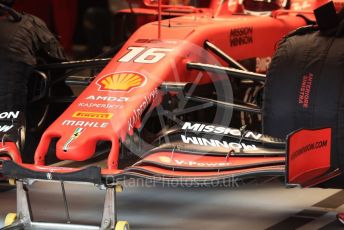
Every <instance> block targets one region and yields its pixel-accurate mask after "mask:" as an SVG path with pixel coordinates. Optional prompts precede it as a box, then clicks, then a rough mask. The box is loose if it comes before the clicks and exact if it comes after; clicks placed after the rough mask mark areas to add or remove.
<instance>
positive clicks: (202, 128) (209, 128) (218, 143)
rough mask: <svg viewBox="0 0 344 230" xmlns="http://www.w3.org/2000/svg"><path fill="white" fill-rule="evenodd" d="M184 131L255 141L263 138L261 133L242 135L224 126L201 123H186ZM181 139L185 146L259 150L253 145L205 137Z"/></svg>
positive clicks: (183, 137)
mask: <svg viewBox="0 0 344 230" xmlns="http://www.w3.org/2000/svg"><path fill="white" fill-rule="evenodd" d="M182 129H183V130H190V131H192V132H195V133H199V132H203V133H209V134H211V133H213V134H223V135H231V136H235V137H245V138H251V139H254V140H259V139H260V138H261V137H262V134H260V133H253V132H251V131H248V132H245V133H242V132H241V131H240V130H239V129H234V128H228V127H222V126H214V125H205V124H199V123H194V124H192V123H190V122H185V123H184V125H183V127H182ZM181 139H182V141H183V142H184V143H185V144H194V145H201V146H212V147H222V148H227V149H244V150H257V147H256V146H255V145H253V144H245V143H244V142H240V143H237V142H227V141H223V140H217V139H211V138H204V137H196V136H190V135H181Z"/></svg>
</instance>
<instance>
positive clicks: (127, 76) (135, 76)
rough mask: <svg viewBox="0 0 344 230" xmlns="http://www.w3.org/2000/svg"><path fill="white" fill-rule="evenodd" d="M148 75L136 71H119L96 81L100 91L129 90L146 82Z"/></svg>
mask: <svg viewBox="0 0 344 230" xmlns="http://www.w3.org/2000/svg"><path fill="white" fill-rule="evenodd" d="M145 82H146V77H145V76H143V75H141V74H139V73H134V72H119V73H113V74H110V75H106V76H104V77H101V78H100V79H99V80H98V81H97V82H96V83H97V85H99V91H119V92H121V91H122V92H129V91H131V90H132V89H134V88H138V87H141V86H143V85H144V84H145Z"/></svg>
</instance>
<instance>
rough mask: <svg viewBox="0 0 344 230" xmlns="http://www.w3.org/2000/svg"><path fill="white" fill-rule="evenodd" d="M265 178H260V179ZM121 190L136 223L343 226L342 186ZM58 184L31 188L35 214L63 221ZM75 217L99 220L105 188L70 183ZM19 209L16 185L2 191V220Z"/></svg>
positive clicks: (123, 211)
mask: <svg viewBox="0 0 344 230" xmlns="http://www.w3.org/2000/svg"><path fill="white" fill-rule="evenodd" d="M260 183H261V182H260ZM124 186H125V190H124V192H123V193H120V194H119V195H118V207H119V219H120V220H128V221H129V223H130V224H131V227H132V229H134V230H135V229H226V230H227V229H240V230H245V229H270V230H275V229H276V230H281V229H282V230H283V229H300V230H307V229H310V230H311V229H312V230H313V229H323V230H325V229H331V230H332V229H341V228H340V225H339V224H338V223H337V222H336V221H335V215H336V211H339V210H343V211H344V206H343V204H344V191H342V190H335V189H302V190H301V189H285V188H284V187H283V185H282V183H281V182H279V180H272V181H269V182H265V183H263V184H259V185H258V184H256V182H250V183H249V184H247V183H246V184H239V187H237V188H175V187H173V186H172V185H171V186H170V187H164V186H162V185H154V184H146V185H144V184H143V182H142V181H127V182H125V185H124ZM60 191H61V190H60V187H59V185H58V184H49V185H48V184H42V183H36V184H35V185H34V186H33V187H32V189H31V193H30V196H31V199H32V201H33V203H32V208H33V212H34V215H35V216H34V218H35V219H36V220H51V221H63V219H64V217H65V214H64V207H63V203H62V196H61V194H60ZM66 191H67V193H68V200H69V202H70V204H69V208H70V210H71V218H72V220H73V222H75V223H85V224H92V223H97V222H98V221H100V218H101V209H102V202H103V199H104V192H103V191H99V190H98V189H97V188H95V187H91V186H85V185H75V184H74V185H72V184H68V185H66ZM14 210H15V191H14V190H12V191H8V192H5V193H2V194H0V226H2V225H3V218H4V216H5V215H6V213H7V212H12V211H14Z"/></svg>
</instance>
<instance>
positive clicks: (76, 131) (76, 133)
mask: <svg viewBox="0 0 344 230" xmlns="http://www.w3.org/2000/svg"><path fill="white" fill-rule="evenodd" d="M84 130H85V129H84V128H77V129H75V131H74V133H73V135H72V136H71V137H70V138H69V139H68V141H67V142H66V144H64V145H63V151H65V152H67V151H68V147H69V145H70V144H71V143H72V142H73V141H75V140H76V139H78V137H79V136H80V135H81V133H82V131H84Z"/></svg>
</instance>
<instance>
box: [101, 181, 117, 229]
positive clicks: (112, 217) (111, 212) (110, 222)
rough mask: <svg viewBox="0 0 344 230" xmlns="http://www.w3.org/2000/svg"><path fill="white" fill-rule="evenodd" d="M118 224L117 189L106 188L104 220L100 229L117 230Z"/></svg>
mask: <svg viewBox="0 0 344 230" xmlns="http://www.w3.org/2000/svg"><path fill="white" fill-rule="evenodd" d="M116 223H117V209H116V187H111V188H106V194H105V201H104V211H103V218H102V223H101V226H100V229H115V226H116Z"/></svg>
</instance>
